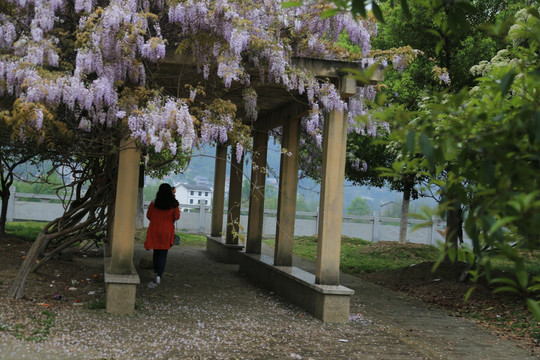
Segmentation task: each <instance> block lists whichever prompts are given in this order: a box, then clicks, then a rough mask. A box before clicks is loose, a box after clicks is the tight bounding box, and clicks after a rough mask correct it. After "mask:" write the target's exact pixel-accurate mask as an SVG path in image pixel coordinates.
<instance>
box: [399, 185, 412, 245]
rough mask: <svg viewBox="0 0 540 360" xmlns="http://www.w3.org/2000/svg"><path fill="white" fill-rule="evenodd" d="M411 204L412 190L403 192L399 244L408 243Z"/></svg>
mask: <svg viewBox="0 0 540 360" xmlns="http://www.w3.org/2000/svg"><path fill="white" fill-rule="evenodd" d="M410 202H411V188H409V187H406V188H405V189H404V190H403V201H402V203H401V220H400V222H399V243H400V244H405V243H406V242H407V223H408V222H409V204H410Z"/></svg>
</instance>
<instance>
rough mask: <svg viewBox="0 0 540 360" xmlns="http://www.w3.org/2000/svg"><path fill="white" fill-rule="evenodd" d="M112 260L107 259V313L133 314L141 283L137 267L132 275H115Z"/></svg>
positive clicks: (133, 269)
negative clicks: (112, 270) (112, 271)
mask: <svg viewBox="0 0 540 360" xmlns="http://www.w3.org/2000/svg"><path fill="white" fill-rule="evenodd" d="M110 269H111V258H105V311H106V312H107V313H111V314H133V313H134V312H135V294H136V291H137V285H138V284H139V283H140V279H139V275H138V274H137V270H135V266H133V268H132V270H131V274H127V275H123V274H122V275H121V274H113V273H111V271H110Z"/></svg>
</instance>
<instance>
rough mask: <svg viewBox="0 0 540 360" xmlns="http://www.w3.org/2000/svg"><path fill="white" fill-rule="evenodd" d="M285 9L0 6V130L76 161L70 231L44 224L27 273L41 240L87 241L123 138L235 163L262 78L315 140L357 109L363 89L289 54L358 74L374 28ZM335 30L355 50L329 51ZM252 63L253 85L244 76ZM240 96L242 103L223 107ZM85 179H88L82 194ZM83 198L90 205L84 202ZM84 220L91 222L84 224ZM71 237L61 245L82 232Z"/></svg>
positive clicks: (193, 4)
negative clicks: (337, 115)
mask: <svg viewBox="0 0 540 360" xmlns="http://www.w3.org/2000/svg"><path fill="white" fill-rule="evenodd" d="M283 3H284V2H282V1H279V0H275V1H269V0H255V1H243V0H219V1H210V0H198V1H194V0H186V1H179V0H171V1H165V0H155V1H149V0H139V1H137V0H111V1H102V0H75V1H65V0H52V1H44V0H0V97H1V98H2V101H1V102H0V104H1V106H2V107H3V110H4V111H3V113H2V114H3V116H2V117H0V121H4V122H9V124H10V126H12V128H13V134H12V135H13V136H15V137H18V138H20V139H29V138H31V139H32V140H33V141H37V142H39V143H44V144H47V146H48V149H49V150H50V151H54V153H55V154H58V153H61V154H62V156H63V159H64V160H63V162H64V164H77V165H76V166H75V168H74V170H75V173H77V174H79V175H80V176H79V177H77V179H76V181H75V183H76V184H77V185H76V186H75V187H74V188H73V191H72V192H71V193H72V194H77V197H76V198H74V200H73V201H72V205H71V206H70V207H68V208H66V214H65V215H64V220H65V218H66V217H67V218H69V219H70V220H71V221H69V222H67V224H69V226H68V227H66V226H65V225H62V226H60V223H61V224H66V222H65V221H64V220H62V221H60V222H58V221H56V222H55V225H51V224H49V225H50V226H49V225H48V226H46V230H44V231H45V232H44V233H43V236H42V237H41V239H40V241H37V242H36V243H37V244H34V245H35V247H34V248H35V249H34V250H35V251H33V252H32V253H30V254H28V256H27V257H26V261H25V264H26V265H25V266H26V267H27V269H30V268H31V267H33V266H34V265H33V264H35V260H36V259H37V258H38V257H40V256H43V253H44V251H45V249H46V248H47V246H48V245H50V244H52V243H55V244H56V245H57V248H56V249H57V250H60V249H61V248H63V247H65V246H67V244H68V242H69V240H67V239H68V238H69V235H70V234H72V232H70V230H69V229H70V228H71V230H74V231H79V230H82V229H92V230H91V233H92V234H97V233H98V232H99V231H100V230H101V231H102V230H104V229H106V227H107V224H108V223H109V222H108V221H106V220H107V216H110V214H111V212H110V211H106V210H104V209H107V208H108V207H109V205H111V204H110V203H109V202H108V201H110V199H111V198H114V194H112V195H113V196H110V195H111V194H110V193H108V192H106V191H104V189H112V191H114V186H110V185H111V184H113V183H114V181H112V179H114V174H115V171H116V167H115V161H114V160H115V155H114V154H116V148H117V147H118V144H119V140H120V139H122V138H125V137H128V136H129V137H131V138H133V139H136V140H137V144H138V146H139V147H141V148H151V149H152V151H155V152H157V153H159V152H161V151H162V150H164V149H167V150H168V151H169V152H170V153H171V154H173V155H174V154H177V153H178V152H182V153H189V152H190V151H191V149H192V148H193V147H195V146H199V145H203V144H207V143H215V142H218V143H222V144H229V145H233V146H236V155H237V158H241V156H242V154H243V153H244V151H245V150H246V149H247V148H248V147H249V130H250V124H253V122H254V121H256V119H257V116H258V111H259V109H260V105H261V104H259V103H258V102H257V99H258V95H259V94H257V90H256V89H257V88H258V87H257V86H256V85H257V84H261V83H269V84H274V85H275V86H279V87H283V88H285V89H287V90H289V91H290V92H291V94H293V93H294V94H296V95H299V96H303V97H305V99H306V102H307V104H308V106H309V108H310V109H311V111H310V114H309V116H308V117H307V118H306V119H305V120H304V124H305V128H306V134H307V135H308V136H311V137H312V138H313V139H315V143H320V138H321V135H320V133H321V131H320V129H321V123H322V119H323V114H324V112H326V111H330V110H332V109H348V110H349V114H350V121H351V123H354V117H355V116H356V115H358V114H361V113H362V112H364V111H365V109H364V107H363V97H364V96H365V94H366V92H372V91H371V90H369V88H367V89H366V88H359V91H358V93H357V95H356V96H354V97H353V98H352V99H351V100H350V102H349V103H347V102H345V101H343V100H342V99H341V98H340V97H339V95H338V92H337V91H336V88H335V87H334V85H333V84H331V83H329V82H328V81H327V80H326V79H319V78H316V77H315V76H314V75H313V74H311V73H310V72H309V71H307V70H305V69H304V68H302V67H299V66H298V65H296V64H297V62H295V61H294V59H295V58H298V57H309V58H320V59H336V60H346V61H350V62H357V63H359V64H361V65H362V66H364V67H368V66H369V65H371V64H374V63H375V62H376V59H374V58H371V57H370V56H369V53H370V38H371V37H372V36H373V35H374V34H375V32H376V25H375V24H374V22H372V21H363V20H359V19H353V18H352V17H351V15H350V13H348V12H342V13H337V14H335V16H332V17H321V14H322V13H323V12H325V11H328V10H329V9H332V8H333V7H334V5H333V4H330V3H326V2H319V1H305V2H304V3H303V4H302V5H301V6H299V7H287V6H285V7H284V6H282V5H283ZM343 32H346V33H347V34H348V36H349V38H350V39H351V41H352V42H353V43H354V44H357V45H358V46H359V48H360V50H361V51H360V52H356V53H351V52H349V51H347V50H346V49H344V48H341V47H340V46H338V45H336V44H337V40H338V37H339V35H340V34H341V33H343ZM173 53H175V55H173ZM178 57H180V58H186V57H187V58H189V59H191V60H190V61H191V62H192V63H193V64H196V65H197V70H198V71H199V75H198V76H197V77H196V78H191V80H190V81H189V82H187V81H186V80H185V79H186V77H184V74H182V73H178V71H177V72H174V73H172V74H167V75H168V76H169V78H170V77H173V83H175V84H176V86H175V89H174V90H175V91H172V90H171V87H170V86H167V85H164V82H163V74H164V72H168V70H166V69H170V68H167V67H166V66H165V64H167V63H169V64H170V63H171V61H172V63H174V61H175V60H174V59H175V58H178ZM171 59H172V60H171ZM180 66H181V65H177V67H180ZM254 68H255V69H258V70H259V71H258V76H253V74H252V72H250V70H252V69H254ZM237 88H241V89H242V94H243V100H242V101H236V100H234V99H228V98H227V94H228V93H229V92H230V91H231V90H232V89H237ZM182 158H183V157H182ZM100 174H101V175H100ZM98 175H100V176H98ZM85 183H87V184H90V185H87V186H88V190H87V191H86V192H84V191H82V185H83V184H85ZM91 199H94V200H95V199H98V200H97V201H92V202H87V201H90V200H91ZM107 199H108V201H107ZM85 203H86V204H89V205H88V206H87V207H84V204H85ZM90 203H91V205H90ZM80 206H82V207H80ZM83 208H84V210H81V209H83ZM76 209H79V210H76ZM82 214H87V215H88V214H92V216H90V217H88V218H87V220H86V221H85V222H83V223H81V222H80V220H81V219H82ZM104 219H105V220H104ZM81 224H82V225H81ZM77 234H79V236H77V237H71V239H74V238H79V239H80V238H81V237H82V236H84V235H85V234H86V233H84V232H78V233H77ZM59 239H63V240H59ZM41 263H43V262H41ZM20 274H21V276H20V277H19V278H18V279H17V281H16V282H18V285H17V286H18V287H19V289H17V290H16V291H12V292H11V295H13V296H18V295H20V288H21V286H19V285H21V284H22V283H24V278H25V276H26V275H25V274H24V272H22V273H20ZM13 288H15V286H14V287H13Z"/></svg>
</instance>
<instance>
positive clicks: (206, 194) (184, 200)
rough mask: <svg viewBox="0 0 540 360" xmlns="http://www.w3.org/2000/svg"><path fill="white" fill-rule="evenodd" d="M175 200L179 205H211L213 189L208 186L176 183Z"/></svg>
mask: <svg viewBox="0 0 540 360" xmlns="http://www.w3.org/2000/svg"><path fill="white" fill-rule="evenodd" d="M175 187H176V200H178V202H179V203H180V206H182V205H185V204H189V205H201V204H203V205H206V206H211V205H212V194H213V191H212V189H211V188H210V187H208V186H200V185H188V184H179V185H176V186H175Z"/></svg>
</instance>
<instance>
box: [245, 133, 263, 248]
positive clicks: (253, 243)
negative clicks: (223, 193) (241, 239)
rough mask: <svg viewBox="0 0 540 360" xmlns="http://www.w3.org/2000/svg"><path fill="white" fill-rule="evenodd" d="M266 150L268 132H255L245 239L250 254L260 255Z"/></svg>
mask: <svg viewBox="0 0 540 360" xmlns="http://www.w3.org/2000/svg"><path fill="white" fill-rule="evenodd" d="M267 150H268V131H256V132H255V134H254V136H253V159H252V163H251V191H250V195H249V215H248V230H247V238H246V252H247V253H252V254H260V253H261V241H262V234H263V221H264V188H265V185H266V155H267Z"/></svg>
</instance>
